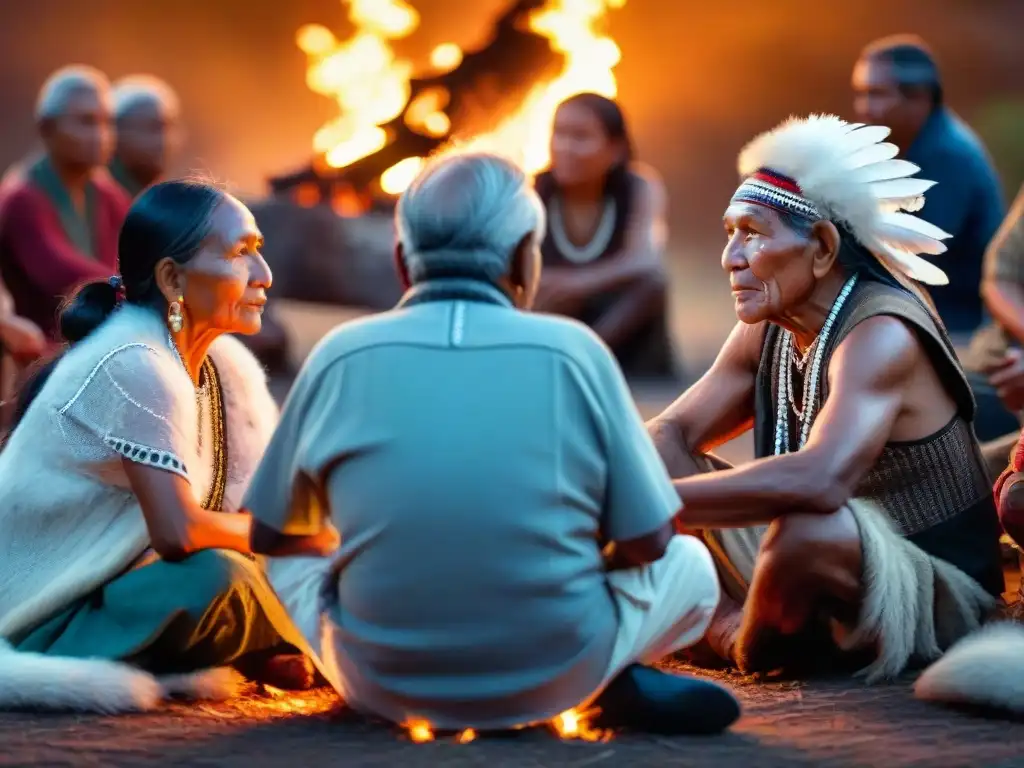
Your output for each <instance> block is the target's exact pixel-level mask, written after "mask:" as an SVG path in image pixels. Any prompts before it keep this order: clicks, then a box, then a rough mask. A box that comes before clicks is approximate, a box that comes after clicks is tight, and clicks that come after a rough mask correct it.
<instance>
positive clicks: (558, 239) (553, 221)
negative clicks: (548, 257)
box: [548, 196, 615, 264]
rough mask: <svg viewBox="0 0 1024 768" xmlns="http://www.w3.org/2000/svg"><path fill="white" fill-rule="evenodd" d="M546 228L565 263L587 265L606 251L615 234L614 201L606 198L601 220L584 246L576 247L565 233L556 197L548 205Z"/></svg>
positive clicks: (559, 205)
mask: <svg viewBox="0 0 1024 768" xmlns="http://www.w3.org/2000/svg"><path fill="white" fill-rule="evenodd" d="M548 209H549V210H548V220H549V221H548V226H550V227H551V237H552V239H553V240H554V241H555V247H556V248H557V249H558V251H559V253H561V254H562V256H564V257H565V259H566V261H571V262H572V263H573V264H588V263H589V262H591V261H593V260H594V259H596V258H597V257H598V256H600V255H601V254H602V253H604V252H605V251H606V250H608V244H609V243H611V241H612V235H613V234H614V233H615V201H614V200H613V199H612V198H610V197H609V198H607V199H606V200H605V203H604V209H603V210H602V211H601V220H600V221H598V223H597V229H596V230H594V236H593V237H592V238H590V242H588V243H587V244H586V245H583V246H579V245H576V244H575V243H574V242H573V241H572V240H570V239H569V236H568V235H567V234H566V232H565V220H564V219H563V218H562V204H561V202H559V199H558V197H557V196H556V197H553V198H552V199H551V202H550V203H549V204H548Z"/></svg>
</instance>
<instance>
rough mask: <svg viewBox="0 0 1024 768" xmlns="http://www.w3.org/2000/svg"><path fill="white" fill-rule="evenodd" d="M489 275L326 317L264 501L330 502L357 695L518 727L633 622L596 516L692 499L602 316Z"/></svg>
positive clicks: (264, 474)
mask: <svg viewBox="0 0 1024 768" xmlns="http://www.w3.org/2000/svg"><path fill="white" fill-rule="evenodd" d="M431 288H432V286H430V285H427V286H420V287H419V288H417V289H414V290H413V292H412V297H413V299H416V298H417V297H418V294H419V293H423V292H424V290H426V291H427V292H428V293H429V290H430V289H431ZM477 288H481V286H480V285H478V286H477ZM482 290H483V291H484V295H483V299H484V300H483V301H479V300H465V299H464V298H457V299H452V298H450V297H445V296H444V295H442V296H441V297H440V298H436V297H435V299H434V300H430V301H425V302H423V303H415V301H414V302H413V303H412V304H411V305H407V306H404V307H400V308H399V309H396V310H393V311H390V312H385V313H383V314H380V315H377V316H375V317H372V318H369V319H365V320H359V321H355V322H351V323H348V324H346V325H344V326H341V327H340V328H338V329H336V330H335V331H334V332H333V333H331V334H330V335H329V336H328V337H327V338H326V339H324V340H323V341H322V342H321V343H320V345H319V346H318V347H317V348H316V349H315V350H314V351H313V353H312V354H311V355H310V358H309V359H308V361H307V362H306V365H305V367H304V368H303V370H302V372H301V374H300V376H299V378H298V380H297V382H296V384H295V386H294V388H293V391H292V394H291V395H290V397H289V399H288V402H287V404H286V406H285V408H284V412H283V415H282V419H281V424H280V426H279V427H278V429H277V432H276V434H275V436H274V438H273V440H272V442H271V444H270V447H269V448H268V450H267V453H266V455H265V457H264V459H263V463H262V465H261V466H260V468H259V470H258V472H257V473H256V476H255V477H254V479H253V481H252V484H251V486H250V489H249V493H248V494H247V500H246V504H245V506H246V507H247V508H248V509H249V510H251V511H252V513H253V515H254V516H255V517H256V519H258V520H260V521H261V522H263V523H264V524H266V525H269V526H271V527H273V528H275V529H277V530H279V531H281V532H283V533H287V534H296V535H301V534H310V533H314V532H316V531H317V530H318V528H319V526H320V525H321V522H322V521H323V519H324V518H325V517H326V516H330V517H331V519H332V520H333V522H334V524H335V525H336V526H337V528H338V530H339V531H340V532H341V536H342V544H341V548H340V550H339V551H338V553H337V555H336V573H337V574H338V583H337V600H336V602H334V603H333V604H332V605H331V606H330V607H329V610H328V616H329V619H330V620H331V621H333V622H334V624H335V625H336V629H335V637H336V644H337V655H338V657H339V667H340V669H341V673H342V676H343V678H344V681H345V684H346V686H347V688H348V694H349V697H350V700H351V701H352V703H353V704H354V705H355V706H357V707H359V708H362V709H367V710H371V711H373V712H374V713H376V714H378V715H381V716H384V717H387V718H389V719H391V720H394V721H397V722H401V721H404V720H407V719H413V718H425V719H427V720H428V721H430V722H431V723H433V724H434V725H435V726H437V727H441V728H445V727H450V728H459V727H463V726H466V725H472V726H475V727H477V728H503V727H509V726H512V725H516V724H520V723H525V722H533V721H537V720H541V719H546V718H548V717H551V716H554V715H556V714H558V713H559V712H561V711H564V710H566V709H568V708H570V707H572V706H574V705H576V704H577V703H579V701H580V700H582V699H583V698H584V697H586V696H587V695H589V694H590V693H591V692H592V691H593V690H594V689H595V688H596V687H598V686H599V685H600V684H601V682H602V680H603V679H604V677H605V674H606V672H607V670H608V666H609V661H610V659H611V654H612V647H613V645H614V643H615V637H616V633H617V630H618V616H617V612H616V609H615V604H614V603H613V601H612V599H611V596H610V593H609V589H608V586H607V583H606V580H605V571H604V567H603V561H602V557H601V552H600V541H599V537H600V536H604V537H606V538H607V539H609V540H627V539H633V538H637V537H640V536H644V535H646V534H649V533H652V532H653V531H655V530H656V529H658V528H659V527H660V526H662V525H664V524H665V522H666V521H668V520H670V519H671V517H672V516H673V515H674V513H675V512H676V511H677V510H678V508H679V506H680V503H679V498H678V496H677V494H676V493H675V490H674V489H673V487H672V484H671V481H670V479H669V477H668V475H667V474H666V472H665V469H664V468H663V465H662V463H661V461H660V459H659V457H658V454H657V452H656V451H655V449H654V446H653V445H652V443H651V441H650V439H649V437H648V435H647V432H646V430H645V429H644V426H643V423H642V421H641V419H640V415H639V413H638V412H637V409H636V406H635V405H634V403H633V401H632V398H631V397H630V393H629V390H628V388H627V386H626V383H625V381H624V379H623V377H622V374H621V372H620V371H619V368H618V366H617V365H616V363H615V361H614V359H613V357H612V355H611V354H610V353H609V351H608V349H607V348H606V347H605V346H604V344H603V343H602V342H601V341H600V340H599V339H598V337H597V336H595V335H594V334H593V333H592V332H591V331H590V330H589V329H587V328H586V327H585V326H583V325H581V324H579V323H576V322H573V321H569V320H565V319H561V318H556V317H552V316H546V315H535V314H527V313H523V312H519V311H517V310H515V309H514V308H512V307H511V305H510V304H509V303H508V301H507V300H506V299H505V297H504V296H503V295H502V294H501V293H500V292H498V291H497V290H495V289H492V288H490V287H489V286H482Z"/></svg>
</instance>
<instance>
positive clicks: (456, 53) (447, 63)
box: [430, 43, 462, 72]
mask: <svg viewBox="0 0 1024 768" xmlns="http://www.w3.org/2000/svg"><path fill="white" fill-rule="evenodd" d="M461 63H462V49H461V48H459V46H457V45H456V44H455V43H441V45H439V46H437V47H436V48H435V49H434V50H432V51H431V52H430V66H432V67H433V68H434V70H435V71H437V72H451V71H452V70H453V69H455V68H456V67H457V66H459V64H461Z"/></svg>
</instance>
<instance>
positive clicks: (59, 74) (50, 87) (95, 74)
mask: <svg viewBox="0 0 1024 768" xmlns="http://www.w3.org/2000/svg"><path fill="white" fill-rule="evenodd" d="M82 91H96V92H97V93H99V94H101V95H103V94H109V92H110V80H108V79H107V76H106V75H105V74H103V73H102V72H100V71H99V70H98V69H96V68H95V67H90V66H88V65H86V64H72V65H71V66H68V67H61V68H60V69H58V70H57V71H56V72H54V73H53V74H52V75H50V76H49V77H48V78H46V82H44V83H43V87H42V88H40V89H39V96H38V97H37V98H36V120H37V121H38V120H49V119H51V118H54V117H60V116H61V115H63V114H64V111H65V110H66V109H67V108H68V101H69V100H70V98H71V97H72V96H73V95H75V94H77V93H81V92H82Z"/></svg>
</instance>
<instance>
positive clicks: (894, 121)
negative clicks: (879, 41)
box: [852, 58, 915, 134]
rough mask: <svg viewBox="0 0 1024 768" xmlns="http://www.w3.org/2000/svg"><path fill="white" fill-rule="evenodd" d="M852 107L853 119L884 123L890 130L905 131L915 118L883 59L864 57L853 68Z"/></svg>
mask: <svg viewBox="0 0 1024 768" xmlns="http://www.w3.org/2000/svg"><path fill="white" fill-rule="evenodd" d="M852 85H853V110H854V112H855V113H856V115H857V120H858V121H860V122H862V123H868V124H869V125H886V126H888V127H890V128H892V129H893V133H894V134H906V133H907V132H908V131H909V130H911V126H912V125H913V124H914V122H915V117H914V115H912V114H911V109H912V105H911V104H910V100H909V99H908V98H907V97H906V96H905V95H904V94H903V92H902V91H900V88H899V84H898V82H897V80H896V77H895V76H894V74H893V71H892V67H891V66H890V65H889V64H888V63H887V62H885V61H880V60H878V59H872V58H866V59H861V60H860V61H858V62H857V64H856V66H854V68H853V82H852Z"/></svg>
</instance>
